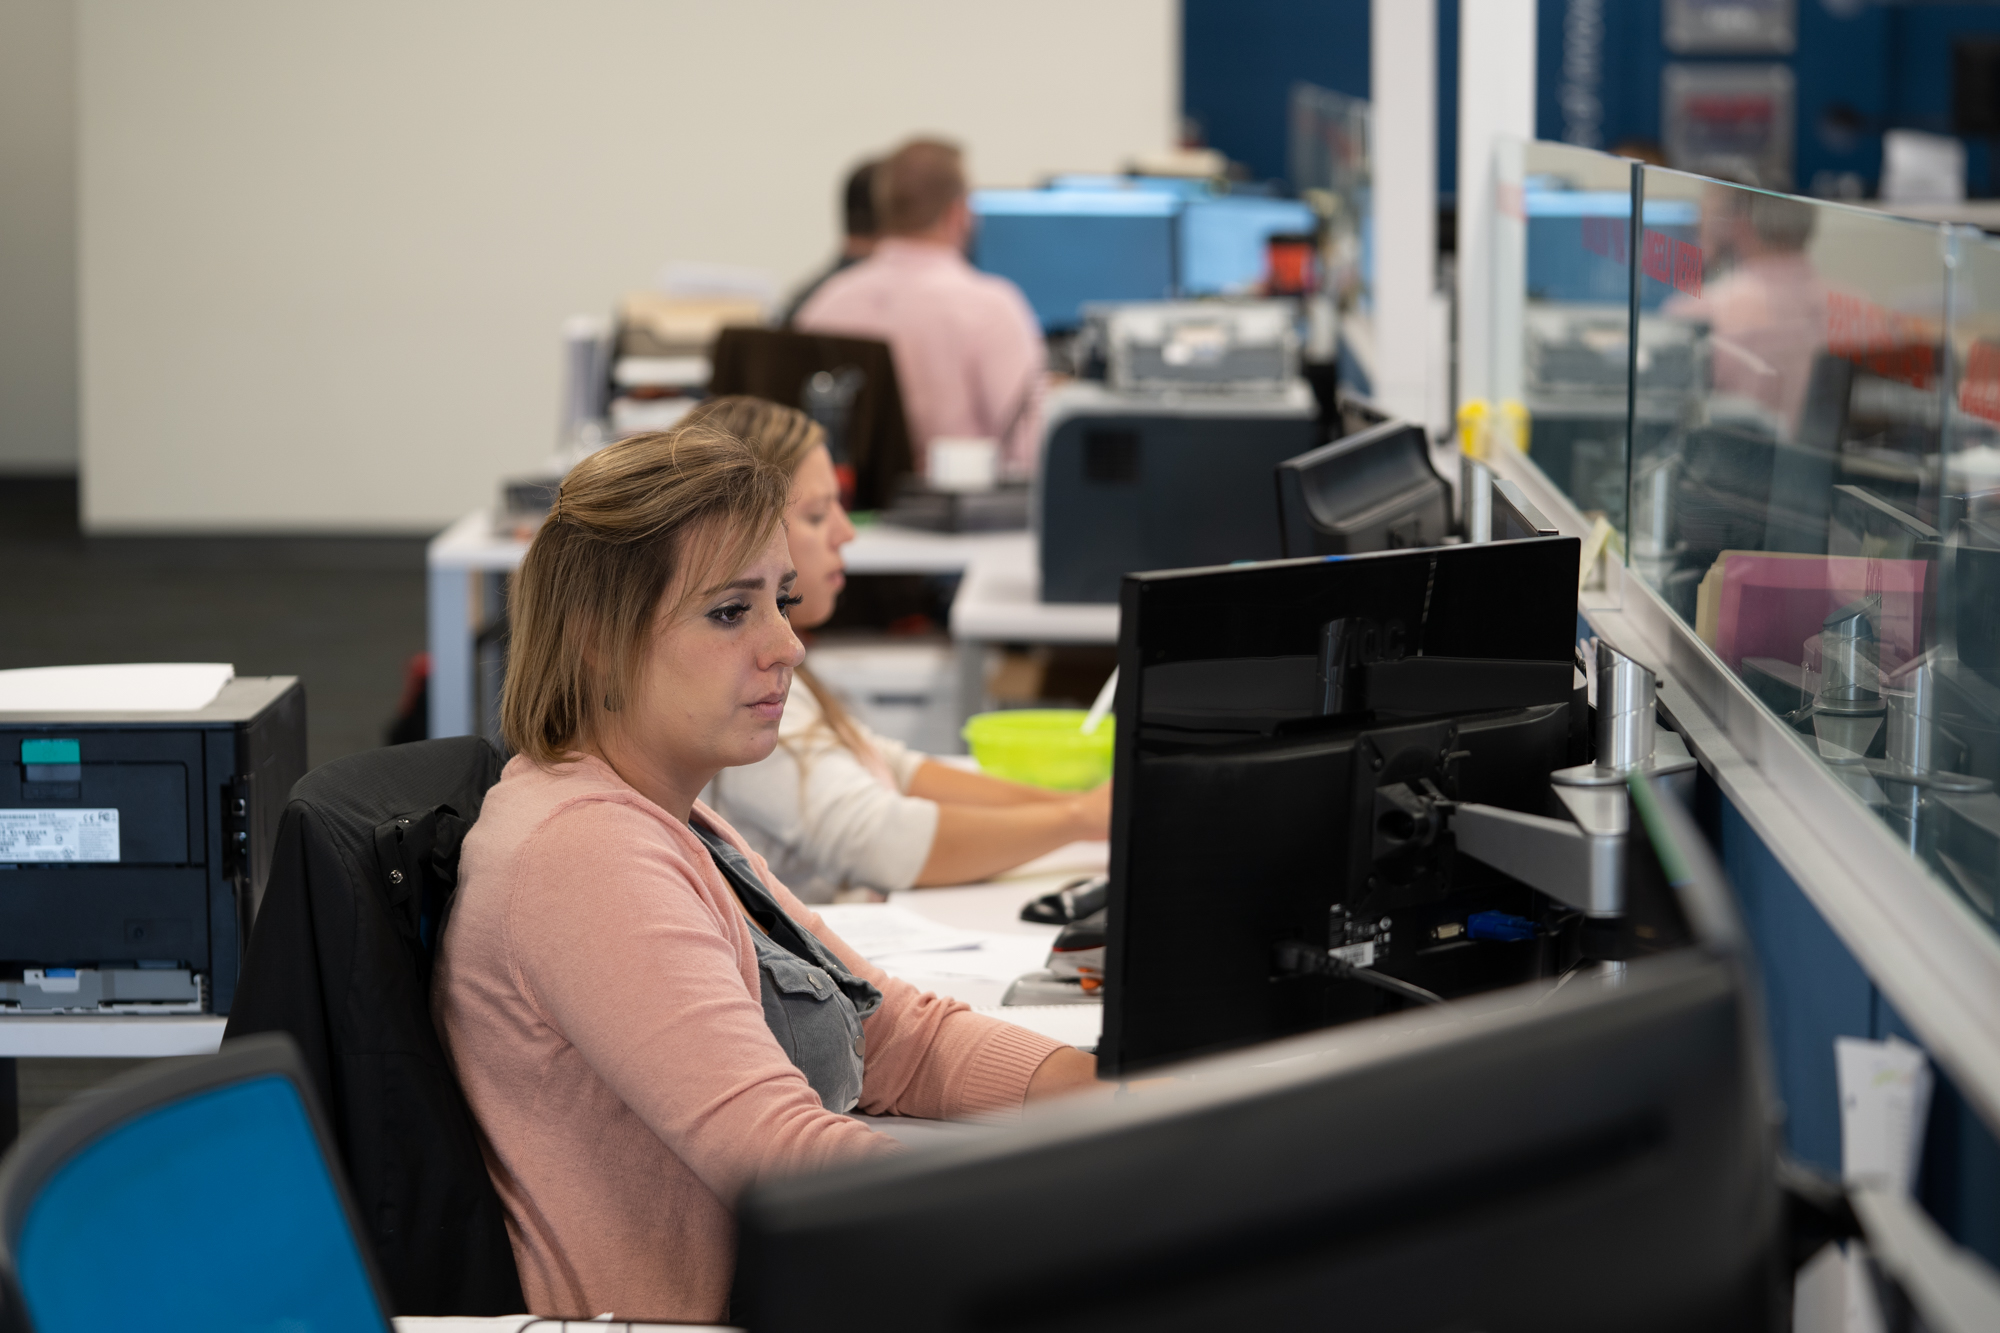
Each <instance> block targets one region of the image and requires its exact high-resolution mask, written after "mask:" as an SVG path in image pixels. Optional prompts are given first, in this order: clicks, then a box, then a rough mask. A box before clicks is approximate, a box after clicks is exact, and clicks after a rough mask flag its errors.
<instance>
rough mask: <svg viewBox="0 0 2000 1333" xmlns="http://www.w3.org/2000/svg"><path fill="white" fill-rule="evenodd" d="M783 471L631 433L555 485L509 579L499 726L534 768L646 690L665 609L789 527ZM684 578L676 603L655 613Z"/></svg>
mask: <svg viewBox="0 0 2000 1333" xmlns="http://www.w3.org/2000/svg"><path fill="white" fill-rule="evenodd" d="M790 490H791V477H790V475H789V474H788V473H785V472H783V471H780V470H779V469H778V468H776V467H774V466H772V465H771V464H770V463H768V462H766V461H765V460H764V459H763V458H762V457H761V456H759V454H758V453H757V452H756V451H755V450H753V449H751V448H750V447H748V446H747V445H745V444H744V442H743V441H742V440H740V439H738V438H736V437H735V436H734V435H733V434H731V433H730V432H728V431H726V430H722V429H718V428H717V427H716V426H714V425H704V424H699V423H697V424H692V425H683V426H681V427H679V428H678V429H675V430H672V431H668V432H665V433H663V434H649V435H634V436H632V437H630V438H629V439H624V440H620V441H618V442H617V443H616V444H612V445H607V446H606V447H605V448H603V449H600V450H599V451H598V452H596V453H594V454H592V455H590V457H588V458H586V459H584V460H583V461H582V462H581V463H578V464H577V465H576V467H575V468H574V469H573V470H572V471H571V472H570V474H569V476H567V477H565V478H564V479H563V483H562V486H561V488H560V489H559V490H558V491H557V492H556V500H555V504H554V505H553V506H552V507H551V508H550V509H549V516H548V518H547V519H546V520H544V521H543V523H542V526H541V530H540V531H538V532H537V533H536V534H535V540H534V542H533V544H531V545H530V546H529V547H528V554H527V558H526V559H524V560H523V561H522V562H521V568H520V571H519V572H518V573H517V574H516V575H515V576H514V582H513V589H512V593H511V596H510V599H509V600H510V605H509V607H508V614H509V618H510V620H511V624H512V642H511V644H510V646H509V650H508V663H507V680H506V684H505V685H504V687H503V688H502V691H501V696H500V730H501V733H502V734H503V735H504V736H505V737H506V739H507V743H508V744H509V745H510V746H512V747H513V748H514V749H515V750H516V751H517V752H519V753H521V754H524V755H526V756H528V758H530V759H532V760H534V761H535V762H536V763H538V764H553V763H558V762H560V761H561V760H562V759H563V758H564V756H565V755H567V754H569V753H571V752H572V751H574V750H575V749H576V748H577V747H578V746H579V745H581V744H584V743H587V742H590V741H592V740H594V739H595V738H596V736H597V734H598V728H599V726H600V725H601V724H602V714H603V713H605V712H607V711H609V712H615V711H617V710H618V709H619V708H620V707H622V706H623V703H624V701H625V700H627V699H630V698H632V697H633V694H634V692H635V691H636V690H637V689H638V688H639V687H640V686H641V684H642V683H643V682H642V681H641V680H640V674H641V669H642V667H643V665H644V663H645V657H646V650H647V648H648V646H649V645H650V643H651V641H652V635H653V631H654V629H655V628H656V626H657V625H658V624H659V623H660V621H661V617H662V612H663V611H664V612H665V616H666V618H668V619H671V618H673V617H674V616H676V615H678V614H679V612H680V611H681V610H682V609H683V608H684V607H685V605H686V603H687V602H689V601H691V600H693V599H694V598H695V597H698V596H700V595H701V594H702V593H703V592H705V591H707V590H708V588H709V587H710V585H718V586H719V585H721V584H723V583H726V582H728V580H729V578H730V577H731V576H732V575H733V574H734V573H735V572H736V571H738V570H740V569H742V568H743V566H744V565H745V564H746V563H748V562H749V560H750V558H751V557H752V556H754V555H755V554H756V553H757V551H758V550H759V549H760V548H761V547H763V546H764V545H765V543H767V542H768V541H770V539H771V534H772V532H773V531H774V530H775V529H776V528H777V527H778V525H779V523H780V522H782V521H783V519H784V514H785V504H786V501H787V499H788V498H789V494H790ZM676 579H678V580H679V582H678V596H677V597H676V601H675V604H674V605H673V606H671V607H664V608H663V607H662V605H661V602H662V599H663V598H664V597H665V596H666V594H667V590H668V588H669V587H672V586H675V581H676Z"/></svg>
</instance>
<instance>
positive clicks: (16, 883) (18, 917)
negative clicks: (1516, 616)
mask: <svg viewBox="0 0 2000 1333" xmlns="http://www.w3.org/2000/svg"><path fill="white" fill-rule="evenodd" d="M305 771H306V701H305V690H304V689H303V687H301V686H300V684H299V682H298V678H297V677H295V676H243V677H237V678H235V679H232V680H230V681H229V682H227V683H226V684H225V685H223V687H222V689H221V691H220V692H219V693H218V694H217V695H216V696H215V698H214V699H213V700H212V701H211V702H210V703H209V704H208V705H207V706H205V707H203V708H199V709H194V710H190V711H186V712H157V713H153V712H94V713H73V714H67V715H65V714H59V713H29V712H12V713H10V712H0V1014H7V1013H106V1012H110V1013H133V1012H138V1013H161V1012H168V1013H216V1014H226V1013H228V1012H229V1006H230V1002H231V1000H232V999H233V998H234V995H235V991H236V975H237V968H238V963H239V960H240V958H241V954H242V947H243V942H244V941H245V940H247V939H248V938H249V929H250V921H251V918H252V916H253V915H254V913H255V911H256V904H257V901H258V899H259V898H261V897H262V895H263V891H264V882H265V880H266V878H267V877H268V876H269V874H270V869H271V850H272V846H273V844H274V842H275V840H276V836H277V830H278V817H279V816H280V815H281V814H283V813H284V809H285V802H286V800H287V799H288V797H289V795H290V792H291V789H292V784H293V783H294V782H297V781H298V780H299V778H300V777H302V776H303V775H304V774H305Z"/></svg>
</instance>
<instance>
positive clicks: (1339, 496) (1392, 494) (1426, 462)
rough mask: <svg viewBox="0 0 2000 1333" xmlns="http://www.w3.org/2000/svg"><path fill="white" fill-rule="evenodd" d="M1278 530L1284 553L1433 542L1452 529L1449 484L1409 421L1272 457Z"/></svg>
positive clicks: (1419, 429) (1342, 552)
mask: <svg viewBox="0 0 2000 1333" xmlns="http://www.w3.org/2000/svg"><path fill="white" fill-rule="evenodd" d="M1277 480H1278V532H1279V540H1280V542H1281V543H1282V545H1283V547H1284V553H1285V554H1286V555H1288V556H1302V555H1355V554H1358V553H1360V552H1362V551H1392V550H1396V549H1397V548H1399V547H1405V546H1436V545H1437V544H1438V543H1439V542H1441V541H1443V540H1444V538H1445V536H1446V535H1447V534H1448V533H1449V532H1450V531H1451V488H1450V487H1449V486H1447V485H1446V484H1445V480H1444V478H1443V477H1440V476H1439V475H1438V474H1437V470H1436V469H1435V468H1433V467H1432V466H1431V454H1430V445H1429V443H1428V442H1427V441H1426V440H1425V438H1424V428H1423V427H1422V426H1416V425H1412V424H1410V423H1409V422H1407V421H1389V422H1384V423H1383V424H1381V425H1379V426H1375V427H1373V428H1371V429H1368V430H1364V431H1361V432H1360V433H1358V434H1355V435H1349V436H1347V437H1346V438H1345V439H1339V440H1335V441H1334V442H1333V443H1332V444H1326V445H1322V446H1320V447H1319V448H1317V449H1314V450H1313V451H1312V452H1311V453H1305V454H1300V455H1299V456H1298V457H1297V458H1288V459H1286V460H1285V461H1284V462H1282V463H1280V464H1278V473H1277Z"/></svg>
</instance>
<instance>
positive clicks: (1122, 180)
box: [1047, 171, 1211, 199]
mask: <svg viewBox="0 0 2000 1333" xmlns="http://www.w3.org/2000/svg"><path fill="white" fill-rule="evenodd" d="M1047 188H1049V189H1051V190H1098V191H1102V190H1137V191H1140V192H1142V193H1145V194H1164V195H1170V196H1172V197H1173V198H1175V199H1206V198H1207V197H1208V196H1209V194H1210V193H1211V187H1210V185H1209V182H1208V180H1207V179H1206V178H1205V177H1197V176H1110V175H1103V174H1100V173H1097V172H1088V171H1071V172H1064V173H1062V174H1060V175H1055V176H1051V177H1049V180H1048V186H1047Z"/></svg>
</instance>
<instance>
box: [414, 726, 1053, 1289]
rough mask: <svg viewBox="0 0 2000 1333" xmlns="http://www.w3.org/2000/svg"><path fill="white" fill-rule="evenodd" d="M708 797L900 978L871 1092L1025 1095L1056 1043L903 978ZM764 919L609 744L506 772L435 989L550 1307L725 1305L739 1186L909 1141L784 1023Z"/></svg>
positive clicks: (447, 1038)
mask: <svg viewBox="0 0 2000 1333" xmlns="http://www.w3.org/2000/svg"><path fill="white" fill-rule="evenodd" d="M695 810H696V814H697V816H698V817H699V818H700V819H701V820H702V821H703V822H704V823H706V824H707V825H708V827H710V828H712V829H714V830H715V831H717V832H718V833H721V834H722V835H723V836H724V837H726V838H728V839H729V840H730V841H731V842H734V843H735V844H736V845H737V846H738V847H742V848H743V850H744V851H745V852H746V853H747V854H748V855H749V857H750V861H751V864H753V865H754V866H756V868H757V871H758V874H759V875H760V876H762V877H763V879H764V883H765V884H766V886H767V887H769V888H770V890H771V892H772V894H773V895H774V896H775V897H776V898H777V900H778V902H779V904H780V905H781V906H782V907H783V908H784V910H785V911H786V912H787V913H788V914H790V915H791V917H792V918H793V919H794V920H795V921H798V922H799V923H800V924H802V925H803V926H805V927H806V929H808V930H810V931H812V932H813V933H814V934H815V935H817V936H818V937H819V938H820V940H821V941H822V942H824V943H825V944H826V945H827V947H828V948H830V949H832V950H833V951H834V952H835V953H836V954H838V955H839V956H840V958H841V961H842V962H844V963H845V964H846V965H847V966H848V968H850V969H851V970H852V971H853V972H854V974H855V975H856V976H860V977H865V978H866V979H867V980H868V981H870V982H872V983H874V984H875V985H876V986H877V987H879V988H880V989H881V991H882V994H883V1003H882V1007H881V1009H880V1010H879V1011H877V1012H876V1013H875V1014H874V1015H873V1016H872V1017H870V1018H869V1019H868V1020H867V1024H866V1028H865V1031H866V1035H867V1043H868V1045H867V1059H866V1062H865V1065H864V1074H863V1081H862V1093H861V1105H860V1108H859V1109H861V1110H864V1111H868V1112H871V1113H876V1114H904V1115H915V1116H927V1117H932V1118H938V1119H943V1118H949V1117H954V1116H962V1115H966V1114H970V1113H975V1112H981V1111H995V1110H1004V1109H1009V1108H1016V1107H1018V1106H1020V1104H1021V1101H1022V1097H1023V1095H1024V1094H1025V1093H1026V1091H1027V1086H1028V1081H1029V1079H1030V1078H1032V1077H1033V1075H1034V1072H1035V1070H1036V1069H1037V1068H1038V1067H1039V1066H1040V1065H1041V1063H1042V1061H1043V1060H1044V1059H1046V1058H1047V1057H1048V1055H1049V1054H1050V1052H1052V1051H1054V1050H1056V1049H1058V1043H1056V1042H1053V1041H1050V1040H1048V1039H1047V1038H1045V1037H1040V1036H1037V1035H1035V1034H1034V1033H1031V1032H1028V1031H1025V1030H1024V1029H1021V1028H1018V1027H1015V1026H1013V1025H1011V1024H1008V1023H1001V1022H997V1021H995V1020H993V1019H990V1018H982V1017H980V1016H979V1015H977V1014H974V1013H971V1012H970V1011H968V1010H967V1009H966V1007H965V1006H964V1005H963V1004H960V1003H959V1002H957V1001H955V1000H946V999H941V998H939V997H938V996H935V995H930V994H926V993H923V992H920V991H917V990H916V989H914V988H913V987H911V986H909V985H908V984H906V983H904V982H901V981H896V980H894V979H892V978H890V977H888V976H886V975H885V974H883V973H882V972H881V971H880V970H879V969H877V968H875V967H874V966H872V965H870V964H869V963H868V962H867V961H866V960H865V959H863V958H861V957H860V956H859V955H857V954H856V953H855V952H854V951H853V950H852V949H850V948H848V947H847V945H846V944H845V943H843V942H842V941H841V940H839V939H838V938H836V937H835V936H833V935H832V934H830V933H829V932H828V931H827V929H826V928H825V927H824V926H823V925H821V923H820V920H819V918H818V916H816V915H815V914H814V913H813V912H811V911H810V910H809V909H807V908H806V907H805V906H804V905H803V904H801V903H800V902H799V901H798V899H796V898H795V897H793V896H792V894H791V892H790V891H789V890H788V889H786V888H785V887H784V886H783V885H782V884H780V883H778V882H777V881H776V880H774V879H772V878H771V877H770V872H769V869H768V867H766V865H765V863H764V860H763V858H762V857H760V856H758V855H757V854H756V853H755V852H751V851H750V850H749V849H748V848H747V847H744V845H743V841H742V839H741V838H739V837H738V836H737V834H736V832H735V830H734V829H731V828H730V827H729V826H728V825H727V824H725V823H723V822H722V820H721V819H720V818H719V817H717V816H716V815H715V814H714V813H712V812H711V811H709V810H708V809H707V808H706V807H703V806H700V805H697V806H696V807H695ZM752 929H753V927H751V926H750V925H749V923H748V922H747V921H746V920H745V918H744V916H743V913H742V911H741V910H740V909H739V908H738V906H737V902H736V897H735V895H734V894H733V893H732V892H731V891H730V889H729V886H728V884H727V883H726V882H725V881H724V880H723V878H722V875H721V873H720V872H718V871H717V870H716V868H715V863H714V861H713V860H712V859H711V858H710V856H709V853H708V849H707V848H706V847H705V846H703V845H702V843H701V842H700V840H699V839H697V838H696V837H695V836H694V834H693V833H692V832H690V831H689V829H688V827H687V825H685V824H683V823H682V822H681V821H679V820H678V819H675V818H674V817H673V816H672V815H670V814H668V813H667V812H666V811H665V810H663V809H661V808H660V807H659V806H657V805H654V804H653V803H652V802H651V801H649V800H647V799H646V798H645V797H643V796H641V795H640V794H639V793H638V792H636V791H634V790H633V789H632V788H631V787H630V786H628V785H626V783H625V782H624V781H623V780H621V779H620V778H619V777H618V775H617V774H616V773H614V772H612V770H611V768H610V767H609V766H608V765H606V764H604V763H603V762H601V761H599V760H596V759H588V758H585V759H579V760H578V761H576V762H574V763H568V764H563V765H561V766H559V767H557V768H554V769H542V768H539V767H537V766H535V765H534V764H532V763H530V762H528V761H527V760H525V759H521V758H516V759H514V760H513V761H512V762H510V763H509V764H508V765H507V768H506V770H505V772H503V773H502V775H501V778H500V782H499V785H497V786H496V787H494V788H493V790H492V791H491V792H489V793H488V794H487V797H486V804H485V808H484V809H483V810H482V811H481V813H480V817H479V821H478V823H477V824H475V825H474V826H473V829H472V832H471V833H470V834H469V835H468V836H467V838H466V841H465V853H464V858H463V861H462V863H461V868H460V877H459V888H458V896H457V900H456V902H455V904H454V906H453V908H452V915H451V921H450V924H449V926H448V927H447V928H446V930H445V936H444V939H443V941H442V943H441V945H440V948H439V953H438V972H437V979H436V983H435V985H434V986H433V988H432V992H431V994H432V1006H433V1010H434V1014H435V1017H436V1019H437V1023H438V1028H439V1031H440V1033H441V1035H442V1036H443V1039H444V1044H445V1049H446V1051H447V1052H448V1053H449V1055H450V1056H451V1059H452V1062H453V1065H454V1067H455V1068H456V1070H457V1073H458V1079H459V1082H460V1084H461V1085H462V1086H463V1087H464V1089H465V1095H466V1098H467V1099H468V1100H469V1101H470V1103H471V1105H472V1112H473V1115H474V1116H475V1117H476V1118H477V1120H478V1122H479V1128H480V1131H481V1134H482V1137H483V1140H484V1144H483V1146H484V1149H485V1153H486V1163H487V1167H488V1169H489V1170H490V1171H491V1172H492V1175H493V1183H494V1185H495V1187H496V1188H497V1189H498V1190H499V1193H500V1199H501V1202H502V1203H503V1204H504V1205H505V1207H506V1210H507V1223H508V1233H509V1235H510V1236H511V1237H512V1239H513V1242H514V1259H515V1262H516V1263H517V1264H518V1265H519V1266H520V1270H521V1289H522V1291H523V1292H524V1293H525V1294H526V1296H527V1300H528V1308H529V1309H530V1310H531V1311H533V1312H534V1313H536V1314H538V1315H548V1316H564V1317H568V1318H572V1319H576V1318H584V1319H587V1318H589V1317H591V1316H592V1315H596V1314H600V1313H603V1312H606V1311H611V1312H615V1313H616V1314H617V1315H618V1316H619V1317H620V1318H627V1319H663V1320H664V1319H680V1320H715V1319H718V1318H720V1317H721V1316H722V1315H723V1313H724V1307H725V1305H726V1303H727V1300H728V1291H729V1281H730V1274H731V1265H732V1261H733V1254H732V1245H733V1224H732V1222H731V1217H730V1206H731V1202H732V1201H733V1200H734V1199H735V1197H736V1195H737V1194H738V1193H739V1192H740V1191H741V1190H743V1189H744V1188H745V1187H746V1186H748V1185H749V1184H751V1183H752V1182H754V1181H756V1180H758V1179H759V1178H762V1177H766V1176H773V1175H782V1174H788V1173H795V1172H800V1171H811V1170H813V1169H815V1168H818V1167H822V1166H825V1165H827V1164H829V1163H832V1162H836V1161H840V1160H843V1159H848V1158H854V1157H860V1156H866V1155H868V1154H871V1153H879V1152H887V1151H893V1150H894V1148H895V1145H894V1143H893V1142H892V1141H891V1140H889V1139H888V1138H886V1137H885V1136H883V1135H880V1134H877V1133H876V1132H874V1131H873V1130H870V1129H868V1128H867V1127H865V1126H864V1125H862V1124H860V1123H859V1122H857V1121H854V1120H851V1119H849V1118H847V1117H846V1116H844V1115H838V1114H836V1113H834V1112H832V1111H829V1110H827V1109H826V1108H825V1107H824V1106H822V1105H821V1104H820V1100H819V1096H818V1094H816V1093H815V1092H814V1091H813V1090H812V1088H811V1087H810V1086H809V1085H808V1084H807V1083H806V1080H805V1076H804V1075H803V1074H801V1073H800V1072H799V1071H798V1069H797V1068H796V1067H794V1066H793V1065H792V1063H791V1061H790V1060H789V1059H787V1058H786V1056H785V1054H784V1051H783V1050H782V1049H781V1048H780V1047H779V1045H778V1043H777V1041H776V1039H775V1038H773V1037H772V1036H771V1032H770V1029H769V1028H768V1027H766V1026H765V1022H764V1012H763V1006H762V1003H761V1000H760V995H759V987H758V976H757V959H756V951H755V948H754V946H753V945H752V943H751V937H750V932H751V930H752Z"/></svg>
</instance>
